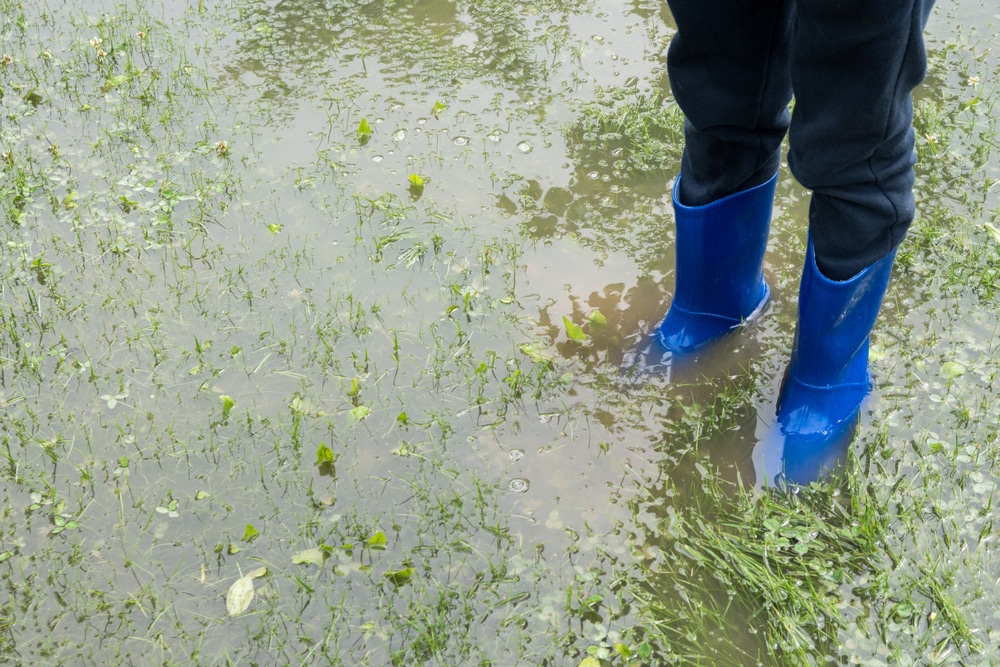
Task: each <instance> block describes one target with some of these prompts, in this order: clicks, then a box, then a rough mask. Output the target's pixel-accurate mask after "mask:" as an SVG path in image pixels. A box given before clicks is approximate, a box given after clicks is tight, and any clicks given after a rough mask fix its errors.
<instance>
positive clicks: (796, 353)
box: [656, 174, 895, 484]
mask: <svg viewBox="0 0 1000 667" xmlns="http://www.w3.org/2000/svg"><path fill="white" fill-rule="evenodd" d="M776 184H777V174H776V175H775V176H774V177H772V178H771V179H770V180H769V181H767V182H766V183H763V184H762V185H759V186H757V187H754V188H751V189H749V190H745V191H742V192H738V193H736V194H733V195H730V196H728V197H725V198H723V199H720V200H718V201H715V202H712V203H710V204H707V205H704V206H685V205H684V204H682V203H681V202H680V200H679V192H680V187H679V186H680V177H678V179H677V183H676V184H675V185H674V211H675V218H676V225H677V239H676V273H675V278H676V286H675V293H674V299H673V302H672V303H671V305H670V309H669V311H668V312H667V315H666V318H665V319H664V320H663V322H662V323H661V324H660V325H659V326H658V327H657V329H656V336H657V338H658V339H659V342H660V344H661V345H662V346H663V347H664V348H665V349H667V350H669V351H670V352H671V353H672V354H674V355H679V356H681V357H687V356H690V355H693V354H695V353H697V352H698V351H699V350H700V349H702V348H704V347H705V346H707V345H709V344H710V343H712V342H714V341H716V340H718V339H719V338H721V337H722V336H725V335H727V334H729V333H731V332H733V331H734V330H736V329H738V328H740V327H742V326H744V325H745V324H747V323H748V322H750V321H751V320H753V319H754V318H756V317H757V316H758V315H759V314H760V313H761V312H762V311H763V310H764V308H765V306H766V305H767V301H768V299H769V296H770V290H769V288H768V286H767V283H766V282H765V281H764V276H763V261H764V251H765V249H766V246H767V237H768V232H769V230H770V222H771V211H772V207H773V202H774V193H775V187H776ZM894 258H895V251H893V252H892V253H890V254H889V255H887V256H886V257H884V258H882V259H881V260H879V261H877V262H876V263H874V264H872V265H871V266H869V267H867V268H865V269H864V270H862V271H861V272H859V273H858V274H857V275H855V276H854V277H852V278H850V279H848V280H844V281H835V280H830V279H829V278H827V277H826V276H824V275H823V274H822V273H821V272H820V270H819V268H818V267H817V265H816V258H815V254H814V249H813V244H812V239H811V238H810V240H809V242H808V244H807V248H806V258H805V265H804V267H803V272H802V280H801V283H800V287H799V304H798V309H799V317H798V327H797V329H796V333H795V342H794V345H793V347H792V354H791V362H790V364H789V366H788V371H787V373H786V375H785V378H784V381H783V383H782V386H781V390H780V393H779V398H778V408H777V429H778V431H777V433H776V436H777V437H778V438H780V440H781V441H782V445H783V460H782V467H783V470H782V471H780V472H778V471H770V473H771V474H774V473H775V472H778V475H779V476H780V477H782V478H783V479H786V480H787V481H791V482H793V483H799V484H805V483H808V482H809V481H813V480H814V479H817V478H819V477H821V476H822V475H823V474H825V473H826V472H829V469H830V468H831V467H833V466H834V465H835V464H836V463H837V462H839V459H840V458H842V454H843V452H845V451H846V446H847V444H848V443H849V441H850V440H851V439H852V438H853V435H854V432H855V428H856V426H857V423H858V418H859V415H860V410H861V404H862V402H863V401H864V399H865V397H866V396H867V394H868V392H869V391H870V389H871V378H870V375H869V370H868V344H869V337H870V334H871V331H872V327H873V326H874V324H875V319H876V317H877V316H878V312H879V309H880V307H881V305H882V297H883V296H884V294H885V290H886V287H887V285H888V282H889V275H890V273H891V271H892V264H893V261H894Z"/></svg>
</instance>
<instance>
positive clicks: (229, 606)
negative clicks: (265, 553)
mask: <svg viewBox="0 0 1000 667" xmlns="http://www.w3.org/2000/svg"><path fill="white" fill-rule="evenodd" d="M265 574H267V568H266V567H258V568H257V569H256V570H253V571H252V572H248V573H247V574H245V575H243V576H242V577H240V578H239V579H237V580H236V581H234V582H233V585H232V586H230V587H229V592H228V593H226V610H227V611H228V612H229V615H230V616H238V615H240V614H242V613H243V612H244V611H246V610H247V607H249V606H250V602H252V601H253V593H254V590H253V580H254V579H256V578H257V577H263V576H264V575H265Z"/></svg>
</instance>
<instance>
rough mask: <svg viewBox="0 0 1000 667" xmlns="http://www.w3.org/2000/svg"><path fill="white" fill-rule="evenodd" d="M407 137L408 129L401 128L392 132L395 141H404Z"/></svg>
mask: <svg viewBox="0 0 1000 667" xmlns="http://www.w3.org/2000/svg"><path fill="white" fill-rule="evenodd" d="M405 138H406V130H402V129H400V130H396V131H395V132H393V133H392V140H393V141H402V140H403V139H405Z"/></svg>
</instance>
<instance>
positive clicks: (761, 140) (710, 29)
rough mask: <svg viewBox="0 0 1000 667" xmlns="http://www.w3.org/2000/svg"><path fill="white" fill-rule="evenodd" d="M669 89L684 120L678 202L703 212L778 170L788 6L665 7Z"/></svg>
mask: <svg viewBox="0 0 1000 667" xmlns="http://www.w3.org/2000/svg"><path fill="white" fill-rule="evenodd" d="M668 4H669V5H670V11H671V13H672V14H673V16H674V20H675V21H676V23H677V26H678V30H677V34H675V35H674V38H673V40H672V41H671V42H670V48H669V50H668V52H667V71H668V75H669V77H670V87H671V91H672V93H673V95H674V99H675V100H677V104H678V105H679V106H680V108H681V110H682V111H683V112H684V116H685V123H684V135H685V136H684V144H685V145H684V156H683V158H682V164H681V173H683V174H684V178H683V179H682V180H681V184H680V193H679V194H680V197H681V201H682V203H683V204H684V205H685V206H702V205H704V204H708V203H711V202H713V201H716V200H717V199H721V198H722V197H725V196H727V195H730V194H733V193H735V192H740V191H742V190H747V189H749V188H752V187H754V186H756V185H760V184H761V183H764V182H765V181H768V180H770V178H771V177H772V176H773V175H774V174H775V172H776V171H777V170H778V165H779V164H780V162H781V141H782V139H783V138H784V136H785V133H786V132H787V131H788V124H789V113H788V102H789V100H791V97H792V84H791V78H790V74H789V71H788V59H789V54H788V47H789V39H790V37H791V18H792V17H791V2H788V1H786V0H776V1H770V2H750V1H747V0H735V1H734V0H725V1H721V2H716V1H714V0H713V1H712V2H707V1H706V0H668Z"/></svg>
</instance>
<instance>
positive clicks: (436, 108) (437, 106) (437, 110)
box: [431, 101, 448, 118]
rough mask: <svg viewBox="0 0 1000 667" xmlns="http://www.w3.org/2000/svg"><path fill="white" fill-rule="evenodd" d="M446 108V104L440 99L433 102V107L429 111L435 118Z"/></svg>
mask: <svg viewBox="0 0 1000 667" xmlns="http://www.w3.org/2000/svg"><path fill="white" fill-rule="evenodd" d="M447 108H448V105H447V104H443V103H442V102H441V101H436V102H434V108H433V109H431V113H432V114H434V117H435V118H438V117H439V116H440V115H441V112H442V111H444V110H445V109H447Z"/></svg>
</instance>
